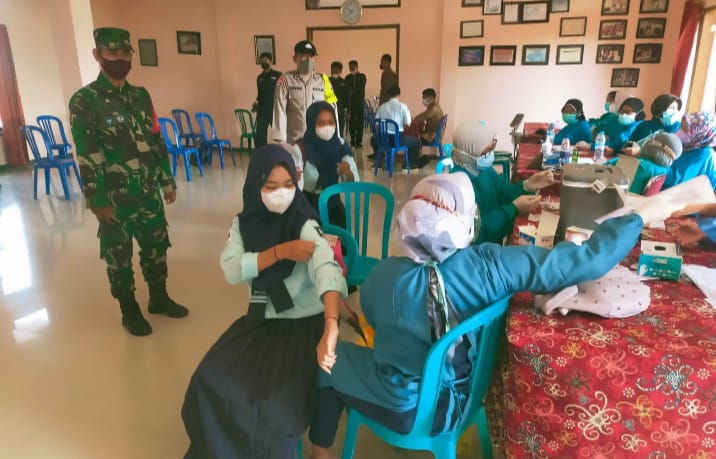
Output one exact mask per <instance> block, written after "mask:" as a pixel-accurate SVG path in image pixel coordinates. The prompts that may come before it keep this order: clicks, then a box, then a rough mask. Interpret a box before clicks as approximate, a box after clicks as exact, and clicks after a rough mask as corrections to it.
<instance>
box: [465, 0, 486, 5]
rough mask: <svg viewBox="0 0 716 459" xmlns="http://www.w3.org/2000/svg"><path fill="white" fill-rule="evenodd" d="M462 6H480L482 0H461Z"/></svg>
mask: <svg viewBox="0 0 716 459" xmlns="http://www.w3.org/2000/svg"><path fill="white" fill-rule="evenodd" d="M462 6H482V0H462Z"/></svg>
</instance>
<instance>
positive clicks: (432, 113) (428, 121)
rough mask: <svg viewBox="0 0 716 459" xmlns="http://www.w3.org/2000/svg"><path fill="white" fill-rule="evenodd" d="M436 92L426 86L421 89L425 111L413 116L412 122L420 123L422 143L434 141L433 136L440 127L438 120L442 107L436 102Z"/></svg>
mask: <svg viewBox="0 0 716 459" xmlns="http://www.w3.org/2000/svg"><path fill="white" fill-rule="evenodd" d="M437 97H438V96H437V93H436V92H435V90H434V89H433V88H428V89H426V90H424V91H423V106H424V107H425V111H424V112H421V113H419V114H417V115H416V116H415V118H413V123H419V124H420V139H421V140H422V141H423V143H433V142H435V137H436V136H437V134H438V128H439V127H440V121H441V120H442V118H443V115H444V114H443V109H442V108H440V105H438V103H437V102H436V99H437Z"/></svg>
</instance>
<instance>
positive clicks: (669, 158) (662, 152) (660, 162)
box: [605, 132, 682, 194]
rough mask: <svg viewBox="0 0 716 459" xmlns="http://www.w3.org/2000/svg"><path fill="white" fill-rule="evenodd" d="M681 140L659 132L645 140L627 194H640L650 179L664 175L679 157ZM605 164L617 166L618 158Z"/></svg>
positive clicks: (672, 135)
mask: <svg viewBox="0 0 716 459" xmlns="http://www.w3.org/2000/svg"><path fill="white" fill-rule="evenodd" d="M681 150H682V148H681V140H679V138H678V137H676V136H675V135H674V134H668V133H666V132H661V133H659V134H656V135H655V136H654V138H653V139H651V140H647V141H646V143H644V146H643V147H641V148H640V151H639V156H638V158H639V167H637V169H636V173H635V174H634V178H633V179H632V182H631V185H629V192H631V193H636V194H642V193H643V192H644V191H645V188H646V185H647V184H648V183H649V180H650V179H651V178H652V177H656V176H657V175H666V174H667V173H668V172H669V168H670V167H671V165H672V164H673V163H674V161H675V160H676V159H678V158H679V156H681ZM605 164H614V165H617V166H618V165H619V158H618V157H616V158H612V159H610V160H609V161H607V162H606V163H605Z"/></svg>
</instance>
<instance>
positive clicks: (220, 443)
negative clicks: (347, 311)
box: [182, 314, 323, 459]
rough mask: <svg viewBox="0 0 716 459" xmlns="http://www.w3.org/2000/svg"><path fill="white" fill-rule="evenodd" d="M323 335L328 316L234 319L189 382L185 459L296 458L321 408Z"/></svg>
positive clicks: (186, 406)
mask: <svg viewBox="0 0 716 459" xmlns="http://www.w3.org/2000/svg"><path fill="white" fill-rule="evenodd" d="M322 333H323V315H322V314H319V315H315V316H311V317H307V318H303V319H273V320H259V321H256V320H252V319H251V318H250V317H249V316H244V317H242V318H240V319H239V320H237V321H236V322H234V324H233V325H232V326H231V327H229V329H228V330H227V331H226V332H225V333H224V334H223V335H222V336H221V338H219V340H218V341H217V342H216V344H214V346H213V347H212V348H211V349H210V350H209V352H208V353H207V354H206V356H204V359H203V360H202V361H201V363H199V367H198V368H197V370H196V372H195V373H194V375H193V376H192V378H191V381H190V383H189V388H188V389H187V393H186V397H185V400H184V406H183V408H182V418H183V420H184V426H185V428H186V431H187V434H188V435H189V440H190V442H191V444H190V446H189V451H187V453H186V455H185V459H274V458H275V459H289V458H294V457H295V456H296V451H297V449H296V448H297V442H298V439H299V438H300V437H301V435H303V433H304V432H305V431H306V430H307V428H308V425H309V423H310V420H311V416H312V414H313V412H314V410H315V405H316V397H317V376H318V364H317V359H316V346H317V345H318V342H319V341H320V339H321V335H322Z"/></svg>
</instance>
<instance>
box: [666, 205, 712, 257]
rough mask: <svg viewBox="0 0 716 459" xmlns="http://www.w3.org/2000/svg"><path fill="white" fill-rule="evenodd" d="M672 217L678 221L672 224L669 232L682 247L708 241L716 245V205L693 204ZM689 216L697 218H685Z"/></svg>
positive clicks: (668, 229) (668, 228)
mask: <svg viewBox="0 0 716 459" xmlns="http://www.w3.org/2000/svg"><path fill="white" fill-rule="evenodd" d="M671 216H672V218H677V219H678V220H676V221H673V222H670V225H669V226H668V227H667V231H668V232H669V234H671V236H672V237H673V238H674V239H675V240H676V242H678V243H679V244H681V245H682V246H685V247H689V246H694V245H696V244H697V243H699V242H706V241H711V243H712V244H716V204H692V205H690V206H686V207H685V208H684V209H683V210H680V211H677V212H674V213H673V214H672V215H671ZM689 216H694V217H696V218H695V219H694V218H684V217H689ZM671 223H673V225H672V224H671Z"/></svg>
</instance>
